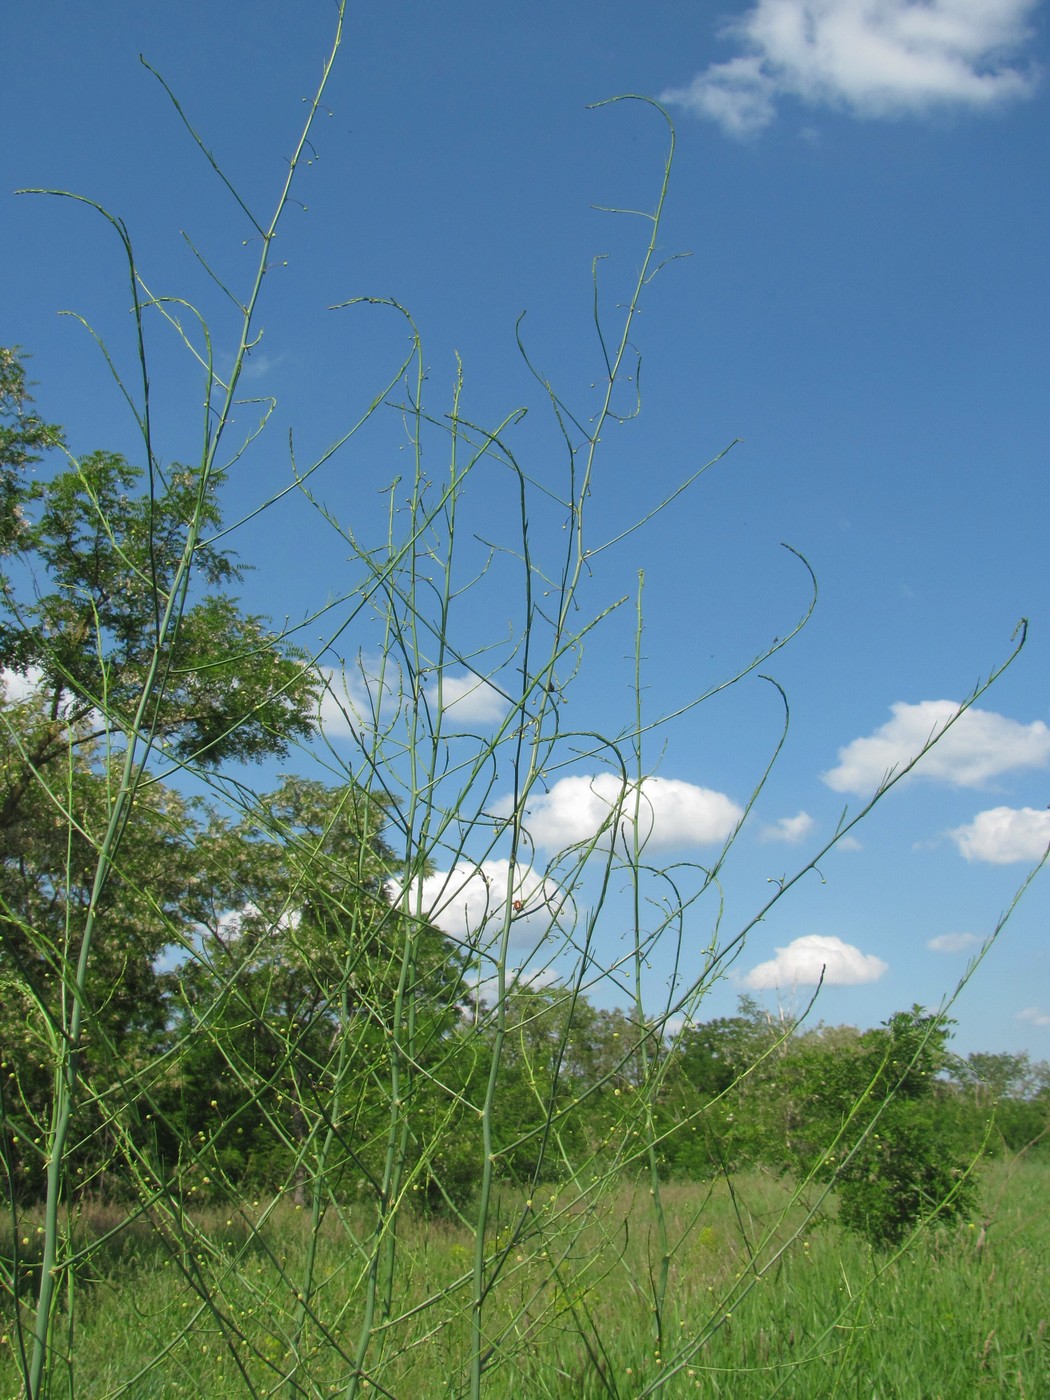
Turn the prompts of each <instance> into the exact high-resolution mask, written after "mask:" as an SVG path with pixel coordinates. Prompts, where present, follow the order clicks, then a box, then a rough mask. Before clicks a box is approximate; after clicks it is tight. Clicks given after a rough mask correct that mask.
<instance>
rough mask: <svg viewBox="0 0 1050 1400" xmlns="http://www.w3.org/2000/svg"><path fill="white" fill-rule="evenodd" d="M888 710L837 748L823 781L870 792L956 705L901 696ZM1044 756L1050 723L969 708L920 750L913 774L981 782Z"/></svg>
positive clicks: (957, 783) (1039, 762)
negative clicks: (884, 718) (882, 720)
mask: <svg viewBox="0 0 1050 1400" xmlns="http://www.w3.org/2000/svg"><path fill="white" fill-rule="evenodd" d="M890 710H891V711H892V714H893V718H892V719H891V720H889V721H888V722H887V723H886V724H884V725H881V726H880V727H879V728H878V729H876V730H875V732H874V734H870V735H868V736H867V737H866V738H863V739H854V740H853V741H852V743H849V744H847V745H846V746H845V748H841V749H839V754H838V757H839V762H838V766H837V767H836V768H832V769H830V770H829V771H828V772H827V773H824V774H822V777H823V779H824V782H826V783H827V785H828V787H830V788H834V790H835V791H836V792H853V793H857V794H859V795H862V796H866V795H868V794H869V793H871V792H873V791H874V790H875V789H876V788H877V787H878V786H879V784H880V783H881V782H882V781H883V780H884V779H885V777H886V775H887V774H888V773H889V772H890V770H891V769H892V770H897V771H899V770H900V769H901V768H902V767H903V766H904V765H905V764H907V763H909V762H910V761H911V760H912V759H913V758H914V757H915V755H916V754H917V753H919V752H920V751H921V749H922V747H923V745H924V744H926V743H928V742H929V740H930V739H931V738H932V737H933V736H934V735H935V734H939V733H941V731H942V730H943V729H944V728H945V726H946V725H947V724H948V722H949V721H950V720H951V719H952V718H953V716H955V715H956V714H958V710H959V706H958V705H957V704H956V703H955V702H954V701H953V700H921V701H920V702H919V703H918V704H917V705H909V704H907V703H906V702H905V701H903V700H902V701H898V702H897V704H895V705H891V706H890ZM1047 762H1050V728H1047V726H1046V725H1045V724H1044V723H1043V722H1042V720H1035V721H1033V723H1032V724H1019V723H1018V722H1017V720H1013V719H1007V718H1006V717H1005V715H999V714H996V713H995V711H994V710H978V709H972V708H971V709H969V710H967V711H966V712H965V714H962V715H959V718H958V719H957V720H956V722H955V723H954V724H953V725H952V727H951V728H950V729H949V730H948V732H947V734H945V735H944V738H943V739H940V740H939V741H938V743H937V744H935V745H934V747H933V748H932V749H931V750H930V752H929V753H927V754H924V755H923V757H922V759H921V760H920V762H919V764H918V766H917V768H916V769H915V775H916V776H918V777H923V778H930V779H933V780H935V781H939V782H944V783H951V784H952V785H953V786H954V787H981V786H982V785H983V784H985V783H988V782H989V781H991V780H992V779H994V778H997V777H999V776H1000V775H1001V774H1003V773H1009V772H1012V771H1014V770H1017V769H1024V768H1042V767H1045V766H1046V764H1047Z"/></svg>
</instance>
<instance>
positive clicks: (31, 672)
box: [0, 666, 44, 705]
mask: <svg viewBox="0 0 1050 1400" xmlns="http://www.w3.org/2000/svg"><path fill="white" fill-rule="evenodd" d="M43 679H44V673H43V671H41V669H40V667H39V666H30V667H29V669H28V670H27V671H26V673H25V675H23V674H22V673H21V672H20V671H9V670H8V669H7V667H6V666H3V667H0V686H2V687H3V692H4V698H5V699H6V700H8V701H10V703H11V704H12V705H20V704H21V703H22V701H23V700H28V699H30V698H31V697H32V696H33V695H35V694H36V692H37V690H38V689H39V686H40V682H41V681H42V680H43Z"/></svg>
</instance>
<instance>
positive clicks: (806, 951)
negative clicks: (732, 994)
mask: <svg viewBox="0 0 1050 1400" xmlns="http://www.w3.org/2000/svg"><path fill="white" fill-rule="evenodd" d="M888 970H889V969H888V966H887V964H886V963H884V962H883V961H882V959H881V958H877V957H875V956H874V954H872V953H862V952H861V951H860V949H859V948H855V947H854V946H853V944H852V943H844V942H843V941H842V939H841V938H826V937H824V936H822V935H821V934H819V933H808V934H806V935H805V936H804V937H802V938H796V939H794V940H793V941H792V942H791V943H789V944H788V945H787V947H786V948H778V949H777V955H776V957H775V958H771V959H770V961H769V962H764V963H759V964H758V966H757V967H753V968H752V969H751V971H750V972H749V973H748V974H747V976H746V977H745V978H744V985H745V986H747V987H751V988H752V989H754V990H755V991H762V990H766V989H768V988H772V987H797V986H810V987H815V986H816V985H817V983H818V982H819V981H820V980H821V972H822V971H823V976H824V984H825V986H833V987H853V986H857V985H858V984H860V983H862V982H877V981H878V980H879V978H880V977H881V976H882V975H883V973H885V972H887V971H888Z"/></svg>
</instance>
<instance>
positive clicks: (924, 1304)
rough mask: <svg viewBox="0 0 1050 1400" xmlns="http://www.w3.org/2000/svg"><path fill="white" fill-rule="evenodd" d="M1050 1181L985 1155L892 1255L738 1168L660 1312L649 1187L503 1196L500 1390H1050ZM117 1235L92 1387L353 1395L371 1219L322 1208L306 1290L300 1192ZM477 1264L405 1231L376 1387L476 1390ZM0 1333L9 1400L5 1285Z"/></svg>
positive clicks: (11, 1359) (99, 1223)
mask: <svg viewBox="0 0 1050 1400" xmlns="http://www.w3.org/2000/svg"><path fill="white" fill-rule="evenodd" d="M1048 1192H1050V1165H1044V1164H1041V1163H1027V1164H1018V1165H1015V1166H1014V1167H1013V1168H1006V1167H1004V1166H1002V1165H999V1164H995V1165H990V1166H989V1167H988V1168H987V1170H986V1174H985V1184H984V1190H983V1205H982V1212H981V1214H980V1215H978V1216H976V1217H975V1218H974V1219H973V1220H972V1221H968V1222H966V1223H965V1224H963V1225H961V1226H960V1227H958V1228H953V1229H952V1230H950V1231H949V1230H944V1231H933V1232H929V1233H927V1234H924V1235H922V1236H920V1237H919V1238H918V1239H917V1240H916V1241H915V1242H914V1243H913V1245H912V1246H911V1248H910V1249H908V1250H907V1251H906V1252H905V1253H903V1254H901V1255H900V1256H898V1257H893V1256H881V1255H877V1254H876V1255H873V1254H872V1252H871V1250H870V1249H869V1248H868V1247H866V1246H865V1245H863V1244H861V1243H859V1242H858V1241H856V1240H854V1239H851V1238H849V1237H847V1236H845V1235H844V1234H843V1233H842V1232H841V1231H840V1230H839V1229H838V1227H837V1226H836V1225H835V1224H834V1222H833V1221H832V1220H830V1219H828V1220H826V1221H824V1223H816V1224H811V1225H810V1226H808V1227H803V1228H800V1227H801V1226H803V1221H804V1219H805V1211H804V1208H803V1207H802V1205H800V1204H799V1203H795V1204H791V1201H790V1196H789V1194H788V1193H787V1191H786V1189H785V1187H784V1186H783V1185H782V1184H781V1183H779V1182H777V1181H775V1180H772V1179H770V1178H767V1177H764V1176H761V1175H757V1174H756V1175H750V1176H746V1177H740V1178H738V1179H737V1180H736V1181H734V1183H733V1190H732V1192H730V1190H729V1189H728V1188H727V1186H726V1184H725V1183H721V1184H720V1185H718V1186H717V1187H714V1188H707V1187H703V1186H700V1185H696V1184H689V1185H685V1184H682V1185H675V1186H671V1187H669V1188H667V1191H666V1199H665V1212H666V1221H667V1225H668V1228H669V1239H670V1242H671V1248H670V1251H669V1252H670V1255H671V1258H670V1264H669V1269H668V1274H667V1288H666V1293H665V1295H664V1299H665V1301H664V1305H663V1307H662V1309H661V1310H660V1311H659V1312H658V1313H654V1309H653V1298H654V1282H653V1281H654V1279H657V1278H658V1274H659V1257H658V1253H659V1252H658V1250H657V1247H656V1245H655V1239H656V1231H655V1227H654V1223H653V1217H652V1212H651V1209H650V1202H649V1200H648V1192H647V1191H646V1190H644V1189H640V1188H639V1189H629V1188H624V1189H623V1190H621V1191H620V1192H619V1193H618V1194H617V1195H616V1196H614V1197H610V1198H606V1199H605V1200H604V1201H603V1202H602V1204H601V1206H600V1207H599V1208H595V1209H592V1210H588V1209H587V1208H586V1205H585V1204H584V1203H582V1202H581V1201H580V1200H579V1199H578V1198H577V1199H573V1198H571V1197H570V1195H569V1194H568V1193H567V1192H566V1191H564V1190H562V1191H560V1192H559V1191H556V1190H552V1191H549V1192H545V1193H544V1194H543V1198H542V1199H537V1200H535V1201H533V1203H532V1208H531V1210H530V1211H529V1212H527V1219H528V1220H529V1221H530V1222H531V1224H529V1225H528V1226H527V1227H526V1228H524V1229H521V1228H518V1226H517V1222H518V1221H519V1220H520V1219H521V1216H520V1212H519V1209H518V1207H519V1202H517V1201H513V1202H512V1201H510V1200H509V1198H508V1199H505V1200H504V1202H503V1203H502V1204H503V1211H504V1214H503V1221H504V1223H503V1228H502V1233H501V1235H500V1236H499V1237H497V1238H494V1239H493V1240H492V1241H491V1242H490V1251H489V1252H490V1257H492V1258H500V1259H502V1260H503V1263H502V1266H501V1268H500V1269H499V1270H498V1271H497V1276H496V1278H495V1282H494V1283H493V1285H492V1288H491V1292H490V1294H489V1297H488V1301H487V1308H488V1311H487V1315H486V1316H487V1321H486V1336H487V1340H488V1347H489V1362H488V1369H487V1371H486V1387H485V1393H486V1394H487V1395H490V1396H492V1397H494V1400H495V1398H496V1397H500V1398H502V1397H511V1396H513V1397H515V1400H531V1397H533V1396H535V1397H546V1396H551V1397H564V1398H565V1400H590V1397H598V1396H617V1397H622V1398H623V1400H627V1397H640V1396H643V1395H650V1394H662V1395H667V1396H678V1395H683V1396H684V1395H696V1394H699V1395H703V1396H723V1395H725V1396H733V1397H735V1398H736V1400H739V1398H740V1397H745V1398H746V1397H752V1396H755V1397H758V1396H762V1397H767V1396H774V1395H781V1396H785V1397H789V1400H807V1398H808V1397H813V1398H814V1400H818V1398H819V1400H826V1398H827V1397H831V1396H841V1397H864V1400H891V1397H894V1398H898V1397H899V1400H970V1398H971V1397H974V1396H1021V1397H1027V1400H1038V1398H1039V1397H1046V1396H1050V1212H1048V1211H1047V1209H1046V1201H1047V1197H1048ZM106 1225H107V1219H106V1213H105V1212H101V1211H99V1212H96V1213H95V1214H94V1215H93V1216H91V1217H90V1218H88V1217H85V1219H84V1220H83V1221H82V1222H81V1226H80V1228H81V1230H82V1231H83V1234H84V1239H85V1241H86V1240H87V1239H88V1238H89V1237H91V1238H94V1239H95V1240H96V1244H95V1247H94V1252H93V1253H90V1254H89V1255H88V1256H87V1257H86V1258H85V1261H84V1268H83V1277H84V1278H87V1279H90V1280H91V1283H90V1286H89V1288H88V1289H87V1290H86V1291H84V1292H82V1293H81V1294H80V1297H81V1298H82V1300H83V1301H82V1302H81V1303H80V1304H79V1305H78V1308H79V1310H78V1315H77V1318H76V1342H75V1347H74V1356H73V1368H72V1371H73V1393H74V1394H75V1395H76V1396H77V1397H83V1400H88V1397H90V1398H91V1400H96V1397H102V1396H115V1395H126V1396H129V1397H133V1400H138V1398H139V1397H142V1400H145V1397H156V1400H166V1397H175V1396H195V1397H197V1396H199V1397H209V1398H210V1397H215V1400H219V1397H229V1396H240V1395H244V1396H249V1395H258V1396H270V1395H275V1396H276V1395H282V1396H299V1395H303V1396H323V1395H332V1394H340V1393H343V1392H345V1390H346V1388H347V1383H348V1379H349V1377H350V1376H351V1374H352V1373H353V1371H354V1369H355V1364H354V1354H355V1349H356V1346H357V1341H358V1336H359V1329H360V1326H361V1316H360V1312H361V1302H360V1299H361V1294H362V1289H361V1280H362V1277H363V1273H364V1271H365V1269H366V1268H367V1259H368V1249H367V1247H366V1244H365V1241H366V1240H367V1222H366V1221H365V1219H364V1216H363V1213H361V1214H360V1215H355V1213H354V1212H351V1213H350V1214H349V1215H343V1216H342V1217H338V1216H337V1214H336V1212H335V1211H334V1210H332V1211H330V1212H329V1214H328V1216H327V1217H326V1219H325V1220H324V1222H323V1223H322V1225H321V1228H320V1230H319V1232H318V1240H317V1246H316V1255H315V1258H314V1260H313V1264H312V1268H313V1279H314V1283H313V1286H312V1288H311V1290H310V1293H309V1296H305V1295H303V1294H302V1287H301V1281H302V1280H303V1279H305V1278H306V1277H307V1276H308V1253H309V1236H310V1231H309V1228H308V1222H307V1220H306V1218H305V1215H304V1213H302V1212H297V1211H296V1210H295V1209H294V1208H292V1207H291V1206H289V1205H287V1204H286V1203H281V1204H280V1205H278V1206H276V1207H271V1208H270V1209H267V1206H266V1203H265V1202H260V1203H253V1202H247V1203H245V1205H244V1206H243V1207H242V1209H241V1211H240V1212H239V1213H238V1212H226V1211H223V1212H221V1213H217V1212H215V1211H214V1210H213V1211H210V1212H209V1213H208V1214H207V1215H206V1216H204V1215H201V1216H198V1217H197V1218H196V1219H195V1220H194V1221H193V1222H192V1227H193V1229H194V1231H195V1232H196V1233H195V1237H194V1243H193V1245H192V1247H185V1245H183V1246H178V1245H174V1244H171V1243H169V1244H168V1245H165V1243H164V1241H163V1239H162V1238H161V1237H160V1235H159V1234H158V1233H157V1232H156V1231H155V1230H153V1229H151V1228H150V1226H149V1225H148V1224H147V1223H146V1222H145V1221H140V1222H138V1223H137V1224H136V1225H135V1226H133V1227H132V1228H127V1229H124V1230H121V1231H119V1232H117V1233H115V1234H112V1235H110V1236H109V1237H108V1238H102V1236H104V1233H105V1228H106ZM35 1228H36V1227H35V1224H34V1222H33V1221H32V1220H31V1219H30V1220H27V1221H26V1222H24V1223H23V1225H22V1227H21V1230H20V1241H19V1247H20V1252H21V1254H22V1256H23V1258H24V1259H26V1260H30V1259H31V1257H32V1250H33V1243H34V1236H35ZM22 1241H24V1242H25V1243H22ZM98 1241H100V1242H98ZM10 1245H11V1241H10V1240H7V1241H6V1242H5V1244H4V1253H5V1255H9V1250H10ZM473 1254H474V1241H473V1239H472V1238H471V1236H470V1235H469V1233H468V1232H467V1231H466V1230H465V1229H460V1228H458V1227H455V1226H452V1225H450V1224H448V1223H445V1222H440V1221H433V1220H431V1221H427V1220H424V1219H420V1218H409V1219H405V1220H403V1221H402V1223H401V1225H400V1226H399V1253H398V1259H399V1266H398V1267H399V1272H398V1275H397V1283H396V1287H395V1290H394V1295H393V1307H392V1310H391V1312H390V1315H389V1317H387V1318H386V1319H378V1318H377V1319H376V1322H375V1325H374V1332H373V1340H372V1343H371V1345H370V1348H369V1351H368V1353H367V1357H366V1359H365V1365H364V1368H363V1369H364V1373H365V1376H366V1377H367V1378H368V1379H367V1380H366V1382H364V1383H362V1386H361V1393H364V1394H369V1395H390V1396H394V1397H397V1400H430V1397H434V1400H439V1397H445V1396H448V1397H453V1396H458V1395H460V1394H462V1393H463V1392H464V1389H465V1377H466V1370H467V1357H468V1352H469V1335H470V1334H469V1307H470V1297H471V1264H472V1260H473ZM2 1326H3V1332H4V1340H3V1345H2V1347H0V1396H2V1397H4V1400H6V1397H8V1396H11V1397H14V1396H17V1395H18V1394H19V1393H20V1389H21V1387H20V1380H19V1372H18V1366H17V1354H16V1353H17V1346H18V1337H17V1331H16V1328H15V1326H14V1318H13V1315H12V1312H11V1308H10V1301H9V1299H8V1305H7V1312H6V1316H5V1317H4V1318H3V1324H2ZM64 1369H65V1368H64V1366H61V1365H60V1367H59V1370H58V1373H62V1372H63V1371H64ZM56 1393H60V1392H59V1391H57V1390H56ZM66 1393H68V1392H66Z"/></svg>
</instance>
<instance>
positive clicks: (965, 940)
mask: <svg viewBox="0 0 1050 1400" xmlns="http://www.w3.org/2000/svg"><path fill="white" fill-rule="evenodd" d="M981 941H982V940H981V939H980V938H979V937H978V936H977V934H976V933H939V934H938V935H937V937H936V938H930V939H928V940H927V943H926V946H927V948H929V950H930V951H931V953H969V952H971V951H972V950H973V949H974V948H979V947H980V946H981Z"/></svg>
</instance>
